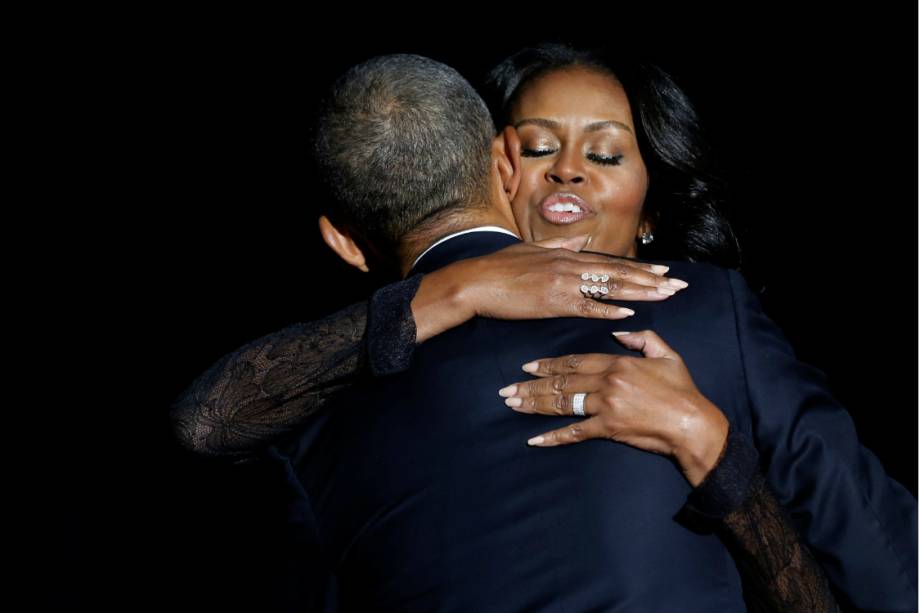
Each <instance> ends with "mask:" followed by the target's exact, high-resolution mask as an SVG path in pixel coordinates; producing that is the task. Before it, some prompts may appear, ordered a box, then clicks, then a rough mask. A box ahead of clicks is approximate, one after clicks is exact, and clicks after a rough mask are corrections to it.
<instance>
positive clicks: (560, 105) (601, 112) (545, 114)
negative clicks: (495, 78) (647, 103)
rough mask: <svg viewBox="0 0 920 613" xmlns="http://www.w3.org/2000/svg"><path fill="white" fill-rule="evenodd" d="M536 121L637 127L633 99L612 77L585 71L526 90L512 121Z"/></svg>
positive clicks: (558, 75)
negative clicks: (603, 123)
mask: <svg viewBox="0 0 920 613" xmlns="http://www.w3.org/2000/svg"><path fill="white" fill-rule="evenodd" d="M534 118H542V119H551V120H554V121H557V122H562V123H568V122H571V121H576V122H578V123H594V122H602V121H612V122H618V123H620V124H625V125H627V126H629V127H630V128H631V127H632V125H633V122H632V114H631V112H630V108H629V99H628V98H627V97H626V92H625V91H624V89H623V86H622V85H621V84H620V82H619V81H617V80H616V79H615V78H613V77H612V76H611V75H609V74H604V73H601V72H599V71H597V70H591V69H586V68H581V67H573V68H565V69H560V70H554V71H552V72H549V73H547V74H545V75H541V76H539V77H537V78H536V79H534V80H533V81H532V82H530V83H528V84H527V85H525V86H524V89H523V90H522V91H521V94H520V96H518V98H517V100H516V102H515V104H514V107H513V108H512V111H511V121H512V123H518V122H520V121H522V120H526V119H534Z"/></svg>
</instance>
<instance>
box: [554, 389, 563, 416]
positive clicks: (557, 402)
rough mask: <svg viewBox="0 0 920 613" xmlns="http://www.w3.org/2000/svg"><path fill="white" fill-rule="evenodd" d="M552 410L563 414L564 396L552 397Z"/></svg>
mask: <svg viewBox="0 0 920 613" xmlns="http://www.w3.org/2000/svg"><path fill="white" fill-rule="evenodd" d="M553 409H555V410H556V413H558V414H560V415H564V414H565V396H563V395H562V394H559V395H556V396H553Z"/></svg>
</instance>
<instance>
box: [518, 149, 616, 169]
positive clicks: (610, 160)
mask: <svg viewBox="0 0 920 613" xmlns="http://www.w3.org/2000/svg"><path fill="white" fill-rule="evenodd" d="M555 152H556V151H555V150H554V149H522V150H521V155H522V156H524V157H528V158H539V157H543V156H545V155H551V154H553V153H555ZM587 158H588V159H589V160H591V161H592V162H594V163H595V164H602V165H604V166H616V165H618V164H619V163H620V160H622V159H623V156H622V155H614V156H612V157H603V156H600V155H597V154H596V153H589V154H588V155H587Z"/></svg>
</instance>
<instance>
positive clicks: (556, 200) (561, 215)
mask: <svg viewBox="0 0 920 613" xmlns="http://www.w3.org/2000/svg"><path fill="white" fill-rule="evenodd" d="M539 210H540V216H541V217H542V218H543V219H544V220H546V221H547V222H549V223H551V224H556V225H559V226H564V225H566V224H570V223H575V222H577V221H581V220H582V219H584V218H586V217H591V216H593V215H594V211H592V210H591V209H590V207H588V205H587V204H586V203H585V201H584V200H582V199H581V198H579V197H578V196H576V195H575V194H570V193H563V192H560V193H556V194H550V195H549V196H547V197H546V198H544V199H543V202H541V203H540V208H539Z"/></svg>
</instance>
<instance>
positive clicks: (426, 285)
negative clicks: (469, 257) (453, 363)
mask: <svg viewBox="0 0 920 613" xmlns="http://www.w3.org/2000/svg"><path fill="white" fill-rule="evenodd" d="M469 268H470V264H469V262H468V261H466V260H461V261H459V262H454V263H453V264H450V265H448V266H445V267H444V268H440V269H438V270H435V271H432V272H429V273H426V274H425V277H424V278H423V279H422V282H421V284H420V285H419V288H418V291H417V292H416V294H415V297H414V298H413V299H412V304H411V307H412V316H413V318H414V319H415V330H416V339H415V342H416V343H422V342H425V341H426V340H428V339H429V338H431V337H433V336H437V335H438V334H441V333H442V332H445V331H447V330H450V329H451V328H455V327H457V326H459V325H460V324H462V323H464V322H465V321H468V320H470V319H472V318H473V316H474V315H475V314H476V313H475V309H474V308H473V307H472V306H470V302H471V296H470V281H469V279H470V272H469Z"/></svg>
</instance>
